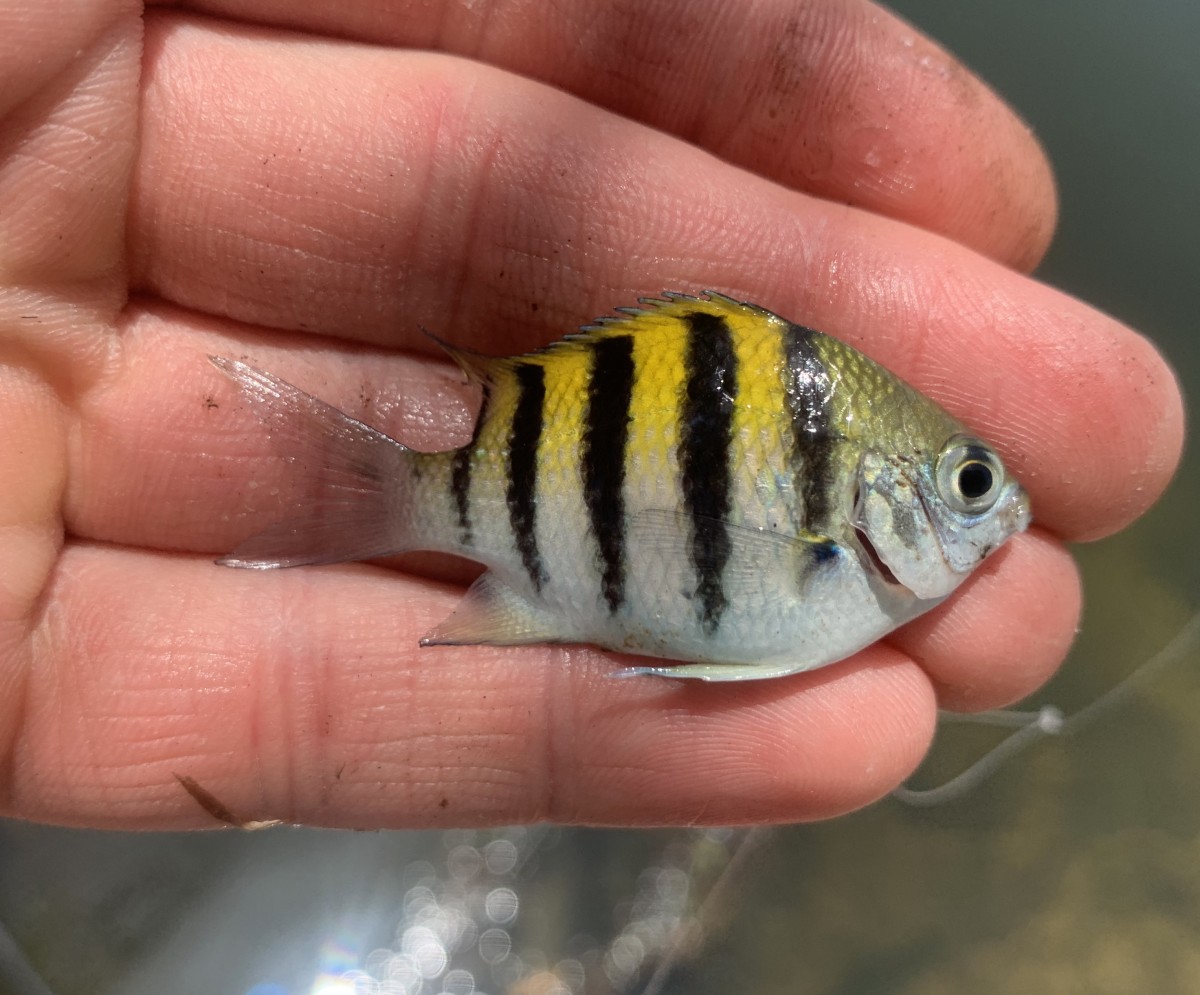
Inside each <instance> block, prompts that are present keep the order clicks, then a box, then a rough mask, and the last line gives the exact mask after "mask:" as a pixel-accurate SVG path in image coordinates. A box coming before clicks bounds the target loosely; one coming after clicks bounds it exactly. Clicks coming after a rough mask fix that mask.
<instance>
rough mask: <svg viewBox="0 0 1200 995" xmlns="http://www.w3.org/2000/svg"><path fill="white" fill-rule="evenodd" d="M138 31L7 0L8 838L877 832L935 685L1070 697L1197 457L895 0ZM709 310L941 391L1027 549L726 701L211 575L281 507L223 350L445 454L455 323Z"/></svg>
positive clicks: (445, 591)
mask: <svg viewBox="0 0 1200 995" xmlns="http://www.w3.org/2000/svg"><path fill="white" fill-rule="evenodd" d="M68 7H73V8H74V9H70V10H68V9H67V8H68ZM184 7H186V8H187V10H183V9H182V8H184ZM194 11H200V12H203V13H205V14H208V15H212V16H211V17H205V16H201V15H200V14H199V13H194ZM141 13H142V12H141V7H140V5H139V4H135V3H129V2H124V0H104V2H100V0H76V2H75V3H74V4H58V5H42V4H33V3H28V2H25V3H22V2H19V0H0V15H2V16H0V23H3V24H4V25H5V31H4V32H3V34H2V36H0V73H2V74H3V75H2V76H0V79H2V80H3V85H0V114H2V115H3V118H2V119H0V137H2V141H0V149H2V153H0V154H2V155H3V159H2V160H0V259H2V260H3V277H2V280H0V350H2V351H0V419H2V420H0V424H2V425H3V426H4V427H3V429H2V430H0V689H2V691H0V750H2V752H0V799H2V800H3V801H2V804H0V812H2V813H3V814H6V815H10V816H17V817H22V818H28V819H38V820H44V821H51V822H60V823H69V824H76V825H89V826H109V827H116V828H183V827H189V826H208V825H211V824H212V818H211V816H210V815H209V814H206V813H205V812H204V811H203V809H202V808H201V807H200V806H198V805H197V804H196V803H195V801H194V800H193V799H192V798H190V797H188V795H187V793H186V792H185V791H183V790H182V789H181V787H180V785H179V783H178V781H177V780H176V776H177V775H180V776H183V777H185V778H191V779H194V780H195V781H196V782H198V783H199V784H200V785H202V786H204V787H205V788H206V789H207V790H209V791H211V792H212V793H213V794H214V795H215V796H216V797H217V798H219V799H220V800H221V802H222V803H224V804H225V805H226V806H227V807H228V808H229V809H231V810H233V811H234V812H237V813H239V814H240V815H242V816H244V817H246V818H252V819H270V818H280V819H284V820H287V821H297V822H306V823H313V824H322V825H338V826H356V827H374V826H433V825H450V824H454V825H466V824H478V823H498V822H519V821H527V820H540V819H552V820H556V821H564V822H591V823H624V824H663V823H676V822H708V823H733V822H767V821H779V820H799V819H809V818H816V817H820V816H826V815H831V814H834V813H836V812H841V811H845V810H847V809H851V808H854V807H856V806H859V805H862V804H865V803H866V802H868V801H870V800H871V799H873V798H875V797H878V796H879V795H880V794H882V793H884V792H886V791H887V790H889V789H890V788H891V787H893V786H894V785H895V784H896V783H897V782H898V781H899V780H900V779H901V778H902V777H904V775H905V774H906V773H907V772H908V771H909V770H910V769H911V768H912V767H913V766H914V765H915V764H916V762H917V761H918V760H919V758H920V757H921V755H922V754H923V752H924V750H925V749H926V747H927V745H928V743H929V738H930V735H931V732H932V728H933V724H934V720H935V707H936V704H937V702H938V701H940V702H942V703H943V704H945V705H947V706H949V707H960V708H971V709H977V708H986V707H992V706H996V705H1000V704H1003V703H1006V702H1008V701H1011V700H1013V699H1015V698H1018V697H1021V696H1023V695H1024V694H1026V693H1028V692H1029V691H1031V690H1032V689H1033V688H1034V687H1035V686H1036V685H1038V684H1039V683H1040V682H1041V681H1042V680H1044V679H1045V678H1046V677H1047V676H1048V674H1049V673H1050V672H1051V671H1052V670H1053V668H1054V667H1055V666H1056V665H1057V664H1058V663H1059V662H1060V661H1061V659H1062V657H1063V655H1064V653H1065V652H1066V649H1067V646H1068V645H1069V643H1070V640H1071V636H1072V633H1073V631H1074V627H1075V623H1076V619H1077V617H1078V610H1079V589H1078V576H1077V573H1076V571H1075V568H1074V566H1073V564H1072V562H1071V559H1070V557H1069V555H1068V553H1067V552H1066V550H1065V549H1064V547H1063V545H1062V543H1063V541H1064V540H1072V539H1080V538H1091V537H1096V536H1100V535H1104V534H1106V533H1109V532H1112V531H1113V530H1115V529H1118V528H1120V527H1121V526H1123V525H1125V524H1127V523H1128V522H1129V521H1131V520H1132V519H1133V518H1134V517H1136V516H1137V515H1138V514H1140V513H1141V512H1142V511H1143V510H1145V508H1146V507H1147V506H1148V505H1149V504H1150V503H1151V502H1152V501H1153V499H1154V498H1155V497H1156V496H1157V495H1158V494H1159V493H1160V491H1161V490H1162V488H1163V487H1164V485H1165V483H1166V481H1167V479H1168V477H1169V476H1170V473H1171V471H1172V469H1173V468H1174V466H1175V463H1176V461H1177V459H1178V456H1179V451H1180V446H1181V436H1182V414H1181V404H1180V399H1179V396H1178V392H1177V388H1176V386H1175V384H1174V381H1173V378H1172V376H1171V374H1170V372H1169V371H1168V370H1167V368H1166V367H1165V365H1164V364H1163V363H1162V361H1161V360H1160V359H1159V357H1158V356H1157V355H1156V354H1155V352H1154V350H1153V348H1152V347H1151V346H1150V345H1149V344H1148V343H1146V342H1145V341H1144V340H1143V339H1141V338H1139V337H1138V336H1136V335H1135V334H1134V333H1132V332H1131V331H1129V330H1128V329H1125V328H1123V327H1122V326H1120V325H1118V324H1117V323H1115V322H1113V321H1112V320H1110V319H1108V318H1106V317H1104V316H1102V315H1100V314H1098V313H1096V312H1094V311H1092V310H1090V309H1088V308H1087V307H1085V306H1083V305H1081V304H1080V303H1078V302H1076V301H1074V300H1071V299H1070V298H1068V297H1066V296H1064V295H1062V294H1059V293H1057V292H1055V291H1052V290H1050V289H1048V288H1046V287H1043V286H1041V285H1039V284H1037V283H1036V282H1034V281H1032V280H1030V279H1028V278H1027V277H1025V276H1022V275H1021V274H1020V272H1018V271H1021V270H1027V269H1029V268H1031V267H1032V266H1033V265H1034V264H1035V263H1036V262H1037V260H1038V259H1039V258H1040V256H1041V254H1042V252H1043V251H1044V249H1045V247H1046V244H1047V241H1048V239H1049V237H1050V233H1051V230H1052V228H1053V222H1054V211H1055V207H1054V195H1053V189H1052V184H1051V180H1050V176H1049V171H1048V169H1047V167H1046V165H1045V163H1044V161H1043V159H1042V157H1041V153H1040V152H1039V150H1038V149H1037V147H1036V145H1035V143H1034V142H1033V141H1032V139H1031V138H1030V137H1029V135H1028V134H1027V133H1026V131H1025V130H1024V128H1023V127H1022V126H1021V125H1020V124H1019V123H1018V122H1017V121H1016V120H1015V119H1014V118H1013V117H1012V116H1011V115H1010V114H1009V112H1007V111H1006V110H1005V109H1004V108H1003V107H1002V106H1001V105H1000V104H999V103H998V102H997V101H996V99H995V98H994V97H993V96H992V95H990V94H989V93H988V92H987V91H986V90H985V89H984V88H983V87H982V86H981V85H980V84H979V83H978V82H977V81H975V80H974V79H972V78H971V77H970V76H969V75H968V74H967V73H966V72H965V71H964V70H963V69H962V68H961V67H959V66H957V65H956V64H955V63H954V62H953V61H952V60H950V59H949V58H948V57H947V56H946V55H945V54H944V53H942V52H940V51H939V50H937V49H936V48H934V47H933V46H931V45H930V44H929V43H928V42H926V41H924V40H922V39H921V38H920V37H919V36H917V35H916V34H915V32H913V31H912V30H911V29H910V28H908V27H907V26H905V25H903V24H902V23H900V22H898V21H897V20H895V19H894V18H893V17H891V16H890V15H888V14H886V13H884V12H882V11H880V10H878V9H876V8H873V7H869V6H867V5H865V4H862V3H859V2H857V0H829V2H820V0H807V2H800V0H793V2H788V0H775V2H773V3H764V4H754V5H745V4H734V3H731V2H722V0H706V2H703V3H687V4H682V3H668V2H666V0H662V2H652V0H650V2H648V0H637V2H626V0H611V2H609V3H605V4H595V3H588V2H585V0H565V2H562V3H554V4H550V3H545V4H533V3H521V2H504V0H491V2H486V0H485V2H482V3H480V2H466V0H461V2H458V3H455V2H452V0H444V2H438V3H434V4H429V3H424V4H417V3H412V2H404V0H384V2H379V0H348V2H346V3H343V4H340V5H328V4H320V3H315V2H312V0H287V2H283V0H208V2H206V3H204V2H201V3H193V4H186V5H185V4H180V5H177V6H176V9H174V10H166V9H163V8H160V7H152V8H151V9H150V10H149V12H148V14H147V16H146V22H145V26H146V32H145V40H144V50H143V43H142V41H141V37H140V36H141V20H140V18H141ZM288 29H302V30H305V31H307V32H310V33H309V34H307V35H298V34H294V33H289V30H288ZM338 38H342V39H354V41H342V40H336V39H338ZM356 42H369V43H376V44H378V45H385V46H391V45H405V46H412V47H411V48H405V49H400V48H391V47H372V46H371V45H362V44H357V43H356ZM517 74H520V75H517ZM708 288H711V289H714V290H722V291H726V292H729V293H731V294H732V295H734V296H736V297H739V298H741V299H746V300H752V301H755V302H757V303H760V304H763V305H764V306H767V307H770V308H771V309H772V310H775V311H777V312H779V313H781V314H784V315H786V316H788V317H789V318H792V319H794V320H798V321H803V322H805V323H806V324H810V325H812V326H814V327H816V328H819V329H821V330H823V331H826V332H829V333H831V334H834V335H837V336H839V337H842V338H844V339H846V340H847V341H849V342H850V343H851V344H853V345H855V346H857V347H859V348H861V349H863V350H864V351H865V352H867V353H868V354H870V355H871V356H873V357H874V358H876V359H878V360H880V361H882V362H883V363H884V364H885V365H887V366H888V367H889V368H891V369H892V370H893V371H895V372H896V373H898V374H899V375H901V376H903V377H905V378H906V379H908V380H909V381H910V382H912V383H913V384H914V385H915V386H917V387H918V388H920V389H922V390H924V391H925V392H926V393H927V394H929V395H930V396H932V397H934V398H935V399H936V400H938V401H940V402H942V403H943V404H944V405H945V406H946V407H948V408H949V409H950V410H951V411H952V412H954V413H955V414H956V415H958V416H960V417H961V418H962V419H963V420H964V421H966V422H967V423H968V424H970V425H971V426H972V427H973V428H975V429H977V430H978V431H979V432H980V434H981V435H983V436H984V437H985V438H987V439H989V440H990V441H991V442H993V443H994V444H995V445H996V446H997V448H998V449H999V451H1000V452H1001V454H1002V456H1003V457H1004V459H1005V461H1006V463H1007V464H1008V465H1009V466H1011V467H1012V468H1013V469H1014V470H1015V471H1016V473H1017V475H1018V476H1019V477H1020V478H1021V479H1022V481H1023V483H1024V484H1025V486H1026V488H1027V490H1028V491H1029V492H1030V494H1031V498H1032V503H1033V508H1034V515H1035V519H1036V525H1035V527H1034V528H1033V529H1032V530H1031V531H1030V532H1028V533H1025V534H1023V535H1019V536H1016V537H1014V538H1013V539H1012V540H1011V541H1010V542H1009V544H1008V545H1007V546H1006V548H1005V550H1004V551H1002V552H1001V553H999V554H997V555H996V556H995V557H993V558H992V559H990V560H989V561H988V562H987V563H986V564H985V565H984V566H983V567H982V568H981V569H980V570H979V571H978V572H977V574H976V575H975V576H974V577H973V578H972V579H971V580H970V581H968V582H967V584H966V585H964V587H963V589H962V590H961V591H960V592H959V593H958V594H957V595H956V596H955V597H954V598H952V599H951V600H950V601H949V602H948V603H947V604H945V605H944V606H942V607H941V608H939V609H938V610H937V611H935V612H933V613H931V614H930V615H928V616H926V617H924V618H922V619H920V620H918V621H917V622H916V623H914V624H912V625H909V626H907V627H906V628H904V629H902V630H900V631H899V632H897V633H896V634H895V635H894V636H893V637H891V638H890V639H888V640H886V641H885V642H884V643H881V644H878V645H876V646H873V647H871V648H870V649H868V650H866V651H864V652H863V653H860V654H858V655H857V656H856V657H854V658H853V659H851V660H849V661H845V662H843V663H841V664H839V665H836V666H834V667H830V668H827V669H824V670H819V671H816V672H813V673H810V674H804V675H798V676H795V677H791V678H786V679H781V680H776V681H766V682H758V683H751V684H739V685H720V686H711V685H709V686H697V685H684V686H679V685H677V684H676V683H674V682H670V681H660V680H651V679H634V680H626V681H617V680H611V679H610V677H609V675H610V674H611V673H612V672H613V671H614V670H615V669H617V667H616V664H615V663H614V660H613V657H612V655H611V654H605V653H602V652H600V651H597V650H593V649H588V648H577V647H566V648H564V647H552V646H536V647H523V648H511V649H499V648H490V647H461V648H452V647H445V648H438V649H427V650H420V649H418V647H417V639H418V637H419V636H420V635H421V634H422V633H423V632H424V631H426V630H427V629H429V628H431V627H432V626H433V625H434V624H435V623H436V622H437V621H439V620H441V619H442V618H444V617H445V616H446V615H448V614H449V613H450V611H451V610H452V609H453V607H454V604H455V602H456V601H457V599H458V597H459V596H460V593H461V592H460V590H456V589H455V587H454V586H453V585H451V584H448V583H446V582H444V581H435V580H430V579H428V578H427V577H422V576H417V575H413V574H410V573H398V572H396V571H394V570H389V569H387V568H385V567H381V566H363V565H351V566H345V567H333V568H322V569H313V570H297V571H284V572H278V573H272V574H265V575H264V574H257V573H249V572H238V571H231V570H226V569H223V568H220V567H217V566H215V565H214V564H213V563H212V559H213V557H214V555H217V554H220V553H224V552H226V551H228V550H229V549H231V548H232V547H233V546H235V545H236V544H237V542H238V541H239V540H241V539H243V538H245V537H246V536H247V535H250V534H252V533H253V532H255V531H256V530H258V529H260V528H263V527H265V526H266V525H268V524H270V523H271V522H272V521H273V520H275V519H277V518H278V517H279V516H280V514H281V505H282V504H283V503H285V502H286V499H287V496H288V495H287V491H288V488H289V486H291V485H289V483H288V479H289V478H288V476H287V474H286V472H285V471H286V467H284V468H281V467H280V466H279V465H278V463H277V461H275V462H273V461H272V460H271V458H270V449H269V443H268V441H267V440H266V438H265V433H263V431H262V430H261V427H260V426H258V425H257V423H256V422H255V421H254V420H253V418H252V417H250V416H249V415H248V414H247V413H246V412H245V410H244V407H243V406H241V405H240V404H239V403H238V401H237V397H236V392H235V391H234V389H233V388H232V386H231V385H230V384H229V383H228V382H226V381H224V380H223V378H222V377H221V375H220V374H219V373H218V372H217V371H216V370H214V369H213V368H212V367H211V366H210V365H209V364H208V363H207V362H206V360H205V358H204V357H205V355H206V354H208V353H218V354H222V355H229V356H237V357H239V358H246V359H248V361H250V362H252V363H254V365H256V366H259V367H261V368H264V369H268V370H270V371H272V372H273V373H276V374H278V375H279V376H282V377H284V378H286V379H288V380H291V381H293V382H294V383H297V384H298V385H299V386H302V387H304V388H306V389H308V390H311V391H313V392H314V393H317V394H319V395H320V396H321V397H322V398H323V399H324V400H326V401H328V402H330V403H333V404H335V405H337V406H339V407H341V408H342V409H343V410H346V411H347V412H349V413H351V414H355V415H358V416H361V417H363V418H364V419H365V420H367V421H369V422H371V423H373V424H375V425H376V426H377V427H379V428H381V429H383V430H385V431H388V432H389V433H390V434H393V435H395V436H397V437H399V438H401V439H403V440H405V441H406V442H412V443H414V444H415V445H418V446H422V445H424V446H427V447H433V446H445V445H449V444H450V443H452V442H456V441H461V440H462V436H463V434H464V431H466V430H467V423H468V420H469V417H468V414H467V411H466V409H465V407H464V406H463V403H462V401H461V397H460V392H459V390H458V389H457V387H455V386H454V385H453V384H451V383H450V382H449V381H448V380H447V379H446V377H445V371H446V370H447V369H448V367H447V366H446V365H445V364H444V363H443V362H442V361H441V360H440V359H436V358H419V357H418V356H417V355H416V354H419V353H422V352H425V351H427V344H426V342H425V341H424V340H423V339H422V337H421V335H420V332H419V327H420V326H422V325H424V326H426V327H430V328H432V329H435V330H436V331H437V332H438V334H439V335H442V336H444V337H445V338H447V339H449V340H451V341H454V342H455V343H457V344H460V345H463V346H468V347H475V348H478V349H481V350H483V351H486V352H489V353H494V354H505V353H511V352H515V351H518V350H521V349H525V348H528V347H531V346H534V345H537V344H540V343H544V342H547V341H550V340H551V339H554V338H557V337H559V336H560V335H561V334H562V333H564V332H565V331H568V330H570V329H571V328H573V327H574V326H576V325H578V324H579V323H581V322H583V321H586V320H588V319H590V318H592V317H594V316H596V315H598V314H602V313H606V312H608V311H609V310H610V309H611V308H612V307H613V306H614V305H619V304H626V303H631V302H632V301H633V300H634V299H635V298H636V297H637V296H639V295H641V294H647V293H649V294H655V293H658V292H660V291H661V290H663V289H671V290H683V291H693V292H695V291H699V290H703V289H708ZM256 484H257V485H258V486H257V487H256V486H255V485H256ZM280 492H282V493H280ZM418 566H420V564H418Z"/></svg>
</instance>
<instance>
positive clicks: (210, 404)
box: [204, 394, 221, 411]
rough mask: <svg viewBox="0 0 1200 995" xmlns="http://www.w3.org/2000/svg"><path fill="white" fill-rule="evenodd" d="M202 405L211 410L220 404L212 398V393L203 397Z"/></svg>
mask: <svg viewBox="0 0 1200 995" xmlns="http://www.w3.org/2000/svg"><path fill="white" fill-rule="evenodd" d="M204 406H205V407H206V408H208V410H209V411H212V409H213V408H219V407H220V406H221V405H219V404H218V403H217V402H216V401H214V400H213V396H212V394H209V395H208V396H207V397H206V398H205V399H204Z"/></svg>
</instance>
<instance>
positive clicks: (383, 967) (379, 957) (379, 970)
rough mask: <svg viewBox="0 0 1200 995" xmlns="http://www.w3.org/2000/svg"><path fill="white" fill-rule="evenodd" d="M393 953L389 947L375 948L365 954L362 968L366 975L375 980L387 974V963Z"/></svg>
mask: <svg viewBox="0 0 1200 995" xmlns="http://www.w3.org/2000/svg"><path fill="white" fill-rule="evenodd" d="M395 953H396V951H394V950H392V949H391V948H390V947H377V948H376V949H375V950H372V951H371V952H370V953H369V954H367V956H366V959H365V960H364V961H363V968H364V969H365V970H366V971H367V973H369V974H373V975H375V977H377V978H378V977H382V976H383V975H384V974H385V973H386V972H387V965H388V961H390V960H391V959H392V957H393V956H394V955H395Z"/></svg>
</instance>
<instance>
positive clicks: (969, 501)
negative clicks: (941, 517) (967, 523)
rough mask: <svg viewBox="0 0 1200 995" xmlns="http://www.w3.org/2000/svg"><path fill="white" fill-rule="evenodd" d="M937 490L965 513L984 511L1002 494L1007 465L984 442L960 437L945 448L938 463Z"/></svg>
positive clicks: (954, 506) (976, 513) (956, 508)
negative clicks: (1005, 466)
mask: <svg viewBox="0 0 1200 995" xmlns="http://www.w3.org/2000/svg"><path fill="white" fill-rule="evenodd" d="M937 482H938V490H939V491H940V492H941V496H942V499H943V500H944V501H945V502H946V503H947V504H948V505H950V507H951V508H952V509H953V510H954V511H957V512H959V513H960V514H963V515H981V514H983V513H984V512H985V511H988V510H990V509H991V507H992V505H994V504H995V503H996V501H997V500H998V499H999V497H1000V489H1001V487H1002V485H1003V483H1004V466H1003V464H1001V462H1000V457H999V456H997V455H996V454H995V453H994V452H992V451H991V450H990V449H989V448H988V447H987V446H985V445H983V443H981V442H975V441H973V440H972V441H967V440H962V439H958V440H955V441H953V442H952V443H951V444H950V445H949V446H947V447H946V449H945V450H944V451H943V452H942V456H941V458H940V459H939V460H938V466H937Z"/></svg>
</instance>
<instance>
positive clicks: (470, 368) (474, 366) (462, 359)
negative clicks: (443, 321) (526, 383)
mask: <svg viewBox="0 0 1200 995" xmlns="http://www.w3.org/2000/svg"><path fill="white" fill-rule="evenodd" d="M421 331H422V332H424V333H425V335H426V337H427V338H430V339H432V340H433V341H434V342H436V343H437V345H438V346H439V347H440V348H441V349H442V351H443V352H445V353H446V355H447V356H449V357H450V358H451V359H453V360H454V362H455V365H457V366H458V368H459V369H460V370H462V371H463V376H465V377H466V378H467V382H468V383H476V384H483V385H485V386H486V385H491V384H492V383H494V382H495V379H496V371H497V370H498V369H500V368H501V367H504V366H509V365H511V363H512V360H511V359H509V358H507V357H504V356H488V355H486V354H485V353H482V352H476V351H475V350H474V349H464V348H462V347H461V346H456V345H451V344H450V343H449V342H447V341H446V340H445V339H443V338H442V337H441V336H438V335H434V334H433V332H431V331H430V330H429V329H428V328H422V329H421Z"/></svg>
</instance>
